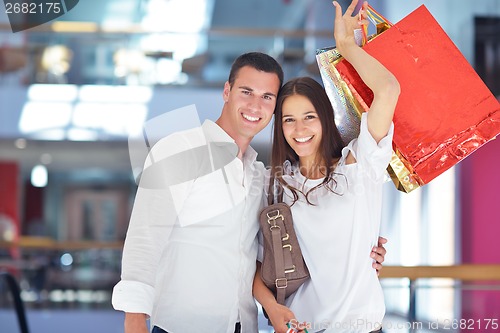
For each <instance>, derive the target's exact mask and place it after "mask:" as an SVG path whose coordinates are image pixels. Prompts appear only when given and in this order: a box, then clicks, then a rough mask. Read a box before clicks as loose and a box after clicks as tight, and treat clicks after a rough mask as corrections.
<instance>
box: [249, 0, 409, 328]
mask: <svg viewBox="0 0 500 333" xmlns="http://www.w3.org/2000/svg"><path fill="white" fill-rule="evenodd" d="M356 4H357V0H353V1H352V3H351V5H350V6H349V8H348V9H347V11H346V13H345V14H344V15H343V16H342V9H341V7H340V5H339V4H338V3H336V2H334V5H335V7H336V13H335V31H334V36H335V40H336V47H337V49H338V51H339V52H340V53H341V54H342V56H343V57H344V58H345V59H346V60H347V61H349V62H350V63H351V64H352V65H353V67H354V68H355V69H356V70H357V72H358V74H359V75H360V77H361V78H362V79H363V81H364V82H365V84H366V85H367V86H368V87H369V88H370V89H371V90H372V91H373V94H374V99H373V102H372V105H371V106H370V110H369V112H367V113H365V114H363V116H362V119H361V129H360V134H359V137H358V138H357V139H355V140H353V141H351V142H350V143H349V144H348V145H347V146H346V147H344V144H343V143H342V140H341V137H340V134H339V132H338V130H337V128H336V127H335V124H334V117H333V110H332V107H331V103H330V101H329V99H328V97H327V95H326V93H325V91H324V89H323V88H322V86H321V85H320V84H319V83H317V82H316V81H314V80H313V79H310V78H297V79H294V80H291V81H289V82H288V83H286V84H285V85H284V86H283V88H282V90H281V91H280V95H279V96H278V101H277V105H276V112H275V126H274V141H273V148H272V150H273V151H272V160H271V173H272V174H273V175H275V177H276V179H277V180H278V181H279V182H280V183H281V184H282V185H283V187H284V189H285V190H284V191H285V195H284V199H283V200H284V201H285V202H286V203H288V204H289V205H291V208H292V214H293V218H294V225H295V230H296V233H297V237H298V240H299V243H300V246H301V250H302V253H303V256H304V259H305V261H306V264H307V265H308V268H309V272H310V274H311V278H310V279H309V280H308V281H307V282H306V283H304V284H303V285H302V286H301V287H300V288H299V289H298V290H297V292H296V293H295V294H293V295H292V296H290V297H289V298H288V299H287V301H286V305H287V306H288V307H285V306H281V305H279V304H278V303H277V302H276V299H275V298H274V296H273V294H272V293H271V292H270V291H269V289H267V288H266V286H265V285H264V284H263V282H262V280H261V279H260V276H259V274H256V278H255V281H254V296H255V298H256V299H257V300H258V301H259V303H261V304H262V306H263V307H264V309H265V310H266V312H267V314H268V315H269V319H270V320H271V322H272V324H273V327H274V329H275V330H276V332H277V333H281V332H287V323H288V324H289V325H290V326H292V327H297V326H298V323H299V322H300V323H305V324H306V327H307V328H308V330H309V332H318V331H319V332H322V331H323V330H325V329H326V331H325V332H349V333H353V332H363V333H366V332H372V331H378V330H380V327H381V322H382V319H383V316H384V313H385V306H384V300H383V293H382V288H381V286H380V283H379V280H378V276H377V273H376V270H374V269H373V268H372V259H370V257H369V255H368V254H369V253H370V251H371V249H372V247H373V246H375V245H376V244H377V236H378V233H379V225H380V213H381V197H382V184H383V180H384V173H385V169H386V167H387V165H388V163H389V161H390V157H391V152H392V145H391V143H392V134H393V126H392V118H393V114H394V109H395V107H396V103H397V100H398V96H399V93H400V88H399V83H398V81H397V80H396V78H395V77H394V76H393V75H392V74H391V73H390V72H389V71H388V70H387V69H386V68H385V67H384V66H383V65H382V64H380V63H379V62H378V61H377V60H376V59H374V58H373V57H371V56H370V55H369V54H367V53H366V52H365V51H364V50H363V49H362V48H360V47H359V46H357V44H356V42H355V40H354V33H353V31H354V29H359V27H360V25H362V24H366V20H364V19H365V18H366V14H365V10H366V7H367V5H368V4H367V3H366V2H365V3H364V4H363V6H362V8H361V11H360V15H359V16H354V17H353V16H352V14H353V11H354V9H355V6H356Z"/></svg>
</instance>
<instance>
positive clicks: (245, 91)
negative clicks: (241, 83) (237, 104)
mask: <svg viewBox="0 0 500 333" xmlns="http://www.w3.org/2000/svg"><path fill="white" fill-rule="evenodd" d="M242 92H243V93H244V94H245V95H250V91H248V90H242Z"/></svg>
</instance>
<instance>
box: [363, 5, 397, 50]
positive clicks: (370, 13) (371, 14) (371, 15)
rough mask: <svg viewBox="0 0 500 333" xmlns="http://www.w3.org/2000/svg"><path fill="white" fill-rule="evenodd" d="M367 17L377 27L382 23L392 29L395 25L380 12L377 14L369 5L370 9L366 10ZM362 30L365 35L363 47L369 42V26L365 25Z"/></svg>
mask: <svg viewBox="0 0 500 333" xmlns="http://www.w3.org/2000/svg"><path fill="white" fill-rule="evenodd" d="M366 15H367V18H368V20H370V21H371V22H372V23H373V25H375V26H377V24H380V23H386V24H387V25H389V26H390V27H392V26H393V25H394V24H392V23H391V22H390V21H389V20H388V19H386V18H385V17H384V16H382V15H381V14H380V13H379V12H377V11H376V10H375V9H374V8H373V7H372V6H371V5H368V7H367V8H366ZM361 30H362V33H363V45H365V44H366V43H367V42H368V26H367V25H364V26H363V28H362V29H361Z"/></svg>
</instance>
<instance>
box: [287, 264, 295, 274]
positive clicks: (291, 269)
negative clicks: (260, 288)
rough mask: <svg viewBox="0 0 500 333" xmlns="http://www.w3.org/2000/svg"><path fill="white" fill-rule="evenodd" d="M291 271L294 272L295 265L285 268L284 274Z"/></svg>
mask: <svg viewBox="0 0 500 333" xmlns="http://www.w3.org/2000/svg"><path fill="white" fill-rule="evenodd" d="M293 272H295V265H292V268H289V269H285V274H288V273H293Z"/></svg>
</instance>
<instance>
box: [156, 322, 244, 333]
mask: <svg viewBox="0 0 500 333" xmlns="http://www.w3.org/2000/svg"><path fill="white" fill-rule="evenodd" d="M240 332H241V325H240V323H236V325H234V333H240ZM151 333H168V332H167V331H164V330H162V329H161V328H159V327H158V326H155V327H153V331H152V332H151Z"/></svg>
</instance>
